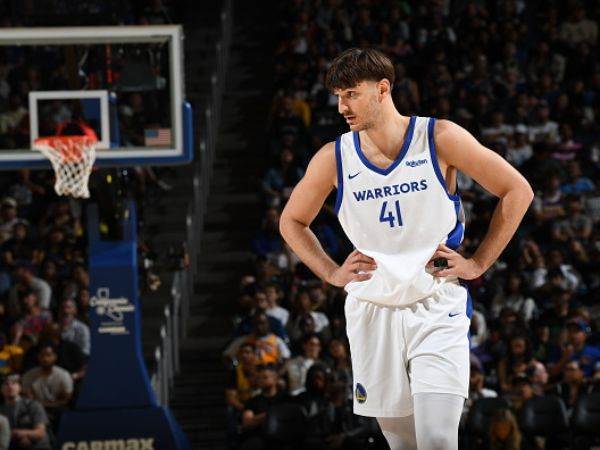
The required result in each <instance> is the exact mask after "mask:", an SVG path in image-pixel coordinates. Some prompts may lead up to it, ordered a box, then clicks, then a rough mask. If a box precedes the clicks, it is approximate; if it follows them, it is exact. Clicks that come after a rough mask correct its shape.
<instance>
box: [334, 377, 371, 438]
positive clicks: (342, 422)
mask: <svg viewBox="0 0 600 450" xmlns="http://www.w3.org/2000/svg"><path fill="white" fill-rule="evenodd" d="M328 396H329V399H330V402H331V406H332V407H333V420H332V422H333V425H332V428H331V430H330V433H332V434H330V435H329V436H327V437H326V438H325V444H326V445H327V448H330V449H338V448H341V449H345V450H362V449H364V448H366V447H367V446H368V445H369V442H368V440H367V437H368V436H369V434H370V433H372V434H376V433H375V432H374V431H375V430H376V429H377V424H376V423H373V422H374V420H373V418H372V417H363V416H356V415H354V414H353V412H352V398H348V396H347V392H346V385H345V384H344V383H341V382H337V383H332V384H331V385H330V386H329V392H328Z"/></svg>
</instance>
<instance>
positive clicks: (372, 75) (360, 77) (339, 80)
mask: <svg viewBox="0 0 600 450" xmlns="http://www.w3.org/2000/svg"><path fill="white" fill-rule="evenodd" d="M383 78H386V79H387V80H388V81H389V82H390V85H393V84H394V79H395V78H396V75H395V71H394V65H393V64H392V61H391V60H390V58H388V57H387V56H386V55H385V54H383V53H382V52H380V51H379V50H376V49H374V48H350V49H348V50H345V51H344V52H342V53H341V54H340V55H338V56H337V57H336V58H335V59H334V60H333V62H332V63H331V66H330V67H329V69H328V70H327V75H326V76H325V87H326V88H327V89H329V90H330V91H333V90H335V89H349V88H352V87H354V86H356V85H357V84H358V83H360V82H362V81H380V80H382V79H383Z"/></svg>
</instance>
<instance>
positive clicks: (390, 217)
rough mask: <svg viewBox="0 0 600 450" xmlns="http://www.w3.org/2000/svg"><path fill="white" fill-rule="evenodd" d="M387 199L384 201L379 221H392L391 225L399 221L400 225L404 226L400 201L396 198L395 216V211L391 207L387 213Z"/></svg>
mask: <svg viewBox="0 0 600 450" xmlns="http://www.w3.org/2000/svg"><path fill="white" fill-rule="evenodd" d="M387 203H388V202H387V201H385V202H383V205H381V213H380V214H379V221H380V222H382V223H383V222H389V223H390V227H394V226H395V222H396V221H398V226H399V227H401V226H402V215H401V214H400V201H399V200H396V201H395V205H396V215H395V216H394V211H392V210H391V209H390V211H388V212H387V214H386V211H385V210H386V208H387Z"/></svg>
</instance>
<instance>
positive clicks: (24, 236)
mask: <svg viewBox="0 0 600 450" xmlns="http://www.w3.org/2000/svg"><path fill="white" fill-rule="evenodd" d="M12 231H13V232H12V238H10V239H8V240H7V241H6V242H4V244H3V245H2V265H3V267H4V270H6V271H7V272H9V273H11V272H12V271H13V270H14V269H16V268H17V267H18V266H19V265H24V266H29V265H33V266H39V265H40V264H41V262H42V259H41V256H42V253H41V252H40V251H39V249H37V248H35V246H34V244H33V242H32V240H31V238H30V236H29V226H28V224H27V222H26V221H24V220H19V221H18V222H16V223H15V225H14V226H13V230H12Z"/></svg>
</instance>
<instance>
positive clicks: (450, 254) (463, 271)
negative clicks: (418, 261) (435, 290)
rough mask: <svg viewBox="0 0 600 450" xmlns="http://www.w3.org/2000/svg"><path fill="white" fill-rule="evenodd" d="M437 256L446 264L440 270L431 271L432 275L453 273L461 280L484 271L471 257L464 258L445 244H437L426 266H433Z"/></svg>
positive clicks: (440, 275)
mask: <svg viewBox="0 0 600 450" xmlns="http://www.w3.org/2000/svg"><path fill="white" fill-rule="evenodd" d="M439 258H441V259H445V260H446V261H447V265H446V266H445V267H444V268H442V269H441V270H438V271H436V272H433V273H432V275H433V276H434V277H449V276H453V275H454V276H457V277H458V278H462V279H463V280H473V279H475V278H478V277H479V276H481V274H483V272H484V270H483V269H482V268H481V266H480V265H479V263H477V261H475V260H474V259H472V258H465V257H464V256H462V255H461V254H460V253H458V252H456V251H454V250H452V249H451V248H450V247H448V246H447V245H446V244H440V245H439V246H438V248H437V250H436V251H435V253H434V254H433V256H432V257H431V259H430V260H429V262H428V263H427V267H430V268H431V267H433V266H434V264H433V262H434V260H436V259H439Z"/></svg>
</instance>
